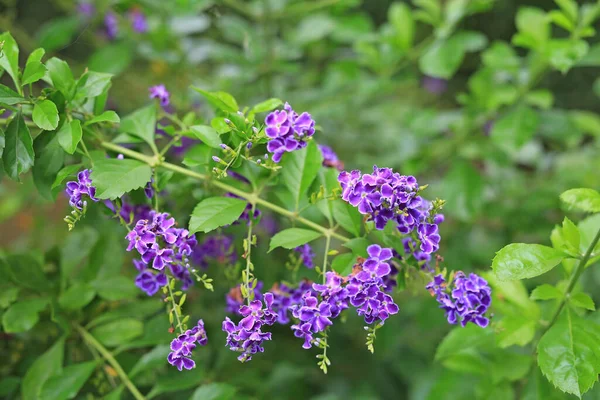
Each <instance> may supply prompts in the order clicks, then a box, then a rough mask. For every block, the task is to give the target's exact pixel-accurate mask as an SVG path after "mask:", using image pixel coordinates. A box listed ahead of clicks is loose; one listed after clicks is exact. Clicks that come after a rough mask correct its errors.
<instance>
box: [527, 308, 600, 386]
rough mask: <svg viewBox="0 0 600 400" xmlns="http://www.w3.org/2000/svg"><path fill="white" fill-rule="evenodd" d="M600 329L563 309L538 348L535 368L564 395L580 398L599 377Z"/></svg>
mask: <svg viewBox="0 0 600 400" xmlns="http://www.w3.org/2000/svg"><path fill="white" fill-rule="evenodd" d="M599 344H600V327H598V325H596V324H595V323H594V322H592V321H586V320H584V319H582V318H581V317H578V316H577V315H576V314H574V313H572V312H571V311H570V310H569V309H568V308H566V309H565V310H564V311H563V313H562V315H561V317H560V318H559V320H558V322H557V323H556V324H555V325H554V326H552V327H551V328H550V329H549V330H548V332H546V333H545V334H544V336H542V338H541V339H540V342H539V344H538V347H537V350H538V365H539V366H540V369H541V370H542V373H543V374H544V376H545V377H546V378H547V379H548V380H549V381H550V382H551V383H552V384H554V386H556V387H557V388H559V389H560V390H562V391H563V392H567V393H571V394H574V395H575V396H578V397H581V395H582V394H583V393H585V392H587V391H588V390H589V389H591V388H592V386H593V385H594V383H595V382H596V381H597V380H598V373H600V345H599Z"/></svg>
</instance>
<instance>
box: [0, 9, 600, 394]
mask: <svg viewBox="0 0 600 400" xmlns="http://www.w3.org/2000/svg"><path fill="white" fill-rule="evenodd" d="M86 4H91V5H93V10H92V11H91V12H89V13H86V11H85V10H84V9H82V3H77V2H73V1H68V0H44V1H41V0H0V30H1V31H6V30H8V31H10V32H11V33H12V35H13V36H14V37H15V39H16V40H17V42H18V43H19V45H20V47H21V54H22V57H24V56H25V55H26V54H28V53H29V52H31V51H32V50H34V49H35V48H37V47H44V48H45V49H46V50H47V54H49V55H57V56H59V57H60V58H62V59H64V60H66V61H68V62H69V64H70V65H71V67H72V69H73V70H74V71H75V72H76V74H78V73H80V72H82V71H83V70H84V69H85V68H89V69H91V70H94V71H99V72H110V73H113V74H115V77H114V78H113V84H112V89H111V95H110V98H109V104H110V107H112V108H114V109H115V110H117V111H118V112H119V113H120V114H121V115H124V114H126V113H127V112H129V111H131V110H134V109H135V108H136V107H139V106H140V105H142V104H144V103H146V102H147V101H148V100H147V96H148V92H147V88H148V87H149V86H151V85H155V84H158V83H164V84H165V85H166V87H167V88H168V89H169V91H170V92H171V94H172V103H173V108H174V110H175V111H176V112H178V113H180V114H185V113H186V112H187V111H188V110H195V111H196V112H197V113H199V114H201V115H206V116H209V115H211V111H210V109H209V107H208V106H207V104H206V103H205V102H203V101H202V99H201V98H200V97H199V96H198V95H197V93H195V92H193V91H192V90H190V89H189V87H190V85H194V86H197V87H201V88H204V89H207V90H224V91H227V92H230V93H232V94H233V95H234V96H235V97H236V99H237V100H238V103H239V104H242V105H251V104H254V103H255V102H258V101H261V100H264V99H265V98H269V97H277V98H280V99H283V100H284V101H289V102H290V103H291V104H292V105H293V106H294V108H295V109H297V110H307V111H309V112H310V113H311V114H312V116H313V118H314V119H315V120H316V122H317V125H319V127H320V128H321V129H320V130H319V132H318V133H317V136H316V137H317V139H318V140H319V142H320V143H323V144H328V145H330V146H331V147H332V148H333V149H334V150H335V151H336V152H337V154H338V157H339V158H340V159H341V160H343V162H344V164H345V168H346V169H347V170H350V169H355V168H357V169H361V170H363V171H364V170H369V169H370V168H371V167H372V166H373V164H376V165H378V166H380V167H382V166H386V167H392V168H394V169H395V170H396V171H399V172H401V173H402V174H412V175H415V176H416V177H417V178H418V179H419V182H420V183H421V184H429V188H428V189H427V195H428V196H429V197H430V198H434V197H439V198H441V199H445V200H446V201H447V206H446V208H445V209H444V214H445V215H446V217H447V218H446V222H445V223H444V224H443V225H442V228H441V229H442V238H443V239H442V247H441V250H440V252H439V254H441V255H442V256H443V257H444V261H445V264H446V265H448V267H449V268H450V269H455V270H458V269H462V270H465V271H471V270H486V269H488V268H489V266H490V263H491V259H492V258H493V256H494V253H495V252H496V251H497V250H499V249H500V248H501V247H503V246H504V245H505V244H508V243H511V242H536V243H544V244H548V243H549V232H550V231H551V230H552V228H553V226H554V225H556V224H559V223H560V222H561V221H562V218H563V214H564V212H563V211H562V210H560V204H559V201H558V195H559V194H560V193H561V192H563V191H564V190H567V189H569V188H573V187H591V188H595V189H598V188H599V187H600V184H599V171H600V153H599V152H598V150H599V146H600V117H599V116H598V114H597V113H598V111H599V110H600V101H599V97H600V81H599V80H598V76H599V75H600V74H599V73H600V47H599V46H598V44H597V43H598V37H597V36H595V35H591V36H590V37H587V38H585V42H586V43H587V46H588V48H587V49H586V52H585V53H586V54H579V53H578V51H576V50H573V49H575V46H576V45H577V44H579V43H578V42H577V43H576V41H581V40H582V39H581V37H577V38H574V37H573V35H569V33H568V32H567V31H566V30H565V29H563V28H561V27H559V26H557V25H556V24H551V23H550V22H549V21H550V20H549V21H548V22H547V23H546V22H544V23H542V22H540V20H538V19H535V18H534V17H532V16H531V15H525V16H523V10H524V9H526V7H536V8H538V9H540V10H543V11H544V12H548V11H550V10H556V9H558V6H557V5H556V4H555V3H554V2H552V1H549V0H537V1H533V0H531V1H516V0H503V1H493V0H471V1H468V0H465V1H444V0H439V1H438V0H420V1H419V0H416V1H414V2H412V3H409V2H398V1H396V2H392V1H383V0H370V1H359V0H347V1H344V0H338V1H336V0H313V1H293V0H253V1H243V0H222V1H202V0H170V1H164V0H146V1H141V0H140V1H101V0H100V1H93V2H90V3H86ZM580 4H583V2H580ZM590 4H593V3H590ZM132 10H137V11H138V12H141V13H142V14H143V15H144V16H145V17H146V19H147V24H148V29H147V30H146V31H144V32H136V31H135V30H134V29H132V27H131V24H130V23H129V22H128V21H129V19H128V18H129V15H130V13H131V12H132ZM519 10H521V11H519ZM108 12H113V13H114V14H115V15H116V16H117V18H118V21H119V33H118V35H117V36H116V38H113V39H111V38H109V37H107V35H106V32H105V29H106V28H105V24H104V21H105V16H106V14H107V13H108ZM541 12H542V11H540V13H541ZM518 15H520V16H521V23H519V18H518V17H517V16H518ZM528 18H532V19H531V20H528ZM515 21H517V22H515ZM595 25H596V27H598V24H597V22H596V23H595ZM516 35H521V37H525V36H527V35H530V36H531V37H534V38H536V40H537V42H535V43H533V44H531V45H527V46H523V45H519V43H521V42H522V41H521V42H519V40H518V39H517V40H515V39H514V38H515V36H516ZM561 40H562V41H565V42H569V41H572V42H569V43H570V44H573V49H571V48H569V50H568V51H563V52H559V51H558V50H556V51H555V48H558V47H560V46H554V41H561ZM551 42H552V43H551ZM561 43H562V42H561ZM548 49H550V50H548ZM561 51H562V50H561ZM582 53H583V52H582ZM5 80H6V77H2V82H4V81H5ZM170 195H171V198H172V201H173V203H174V205H177V208H178V209H181V210H182V211H181V212H182V215H183V216H185V215H188V214H189V213H188V214H186V211H185V210H188V209H189V208H190V207H192V206H193V199H186V193H184V192H182V193H178V192H177V190H176V189H174V191H173V192H171V193H170ZM188 203H189V204H188ZM174 208H175V207H174ZM67 209H68V205H67V202H66V200H65V199H64V198H63V197H62V196H59V198H58V201H57V202H56V203H48V202H45V201H43V200H42V199H41V198H40V197H39V196H38V195H37V192H36V190H35V187H34V185H33V182H32V181H31V179H28V180H27V179H26V180H24V183H23V184H17V183H14V182H12V181H9V180H8V179H7V178H6V177H4V178H3V179H2V181H1V185H0V246H1V247H2V249H3V250H4V251H5V252H13V251H17V252H31V253H32V254H34V256H36V257H41V254H42V252H46V260H48V259H49V258H50V259H51V257H49V256H48V254H52V253H53V252H54V253H61V252H62V253H61V254H65V255H66V256H70V253H69V251H70V250H64V249H65V248H67V249H69V246H70V247H71V248H78V247H79V250H80V251H79V254H78V255H77V257H80V260H88V257H89V260H90V261H89V262H90V263H92V262H95V263H100V264H102V266H103V267H104V266H108V267H107V268H109V269H111V270H112V271H115V273H118V271H120V270H121V267H122V266H123V270H124V271H125V272H124V273H125V275H128V276H133V271H131V270H130V269H131V267H130V266H129V259H128V258H127V256H126V254H125V253H124V250H122V249H123V247H124V245H123V240H121V239H120V238H121V237H122V236H123V232H122V228H120V227H118V226H114V225H115V224H114V223H112V221H106V218H105V217H104V216H102V215H101V213H100V212H95V213H94V212H92V214H91V215H89V216H88V217H87V218H86V220H85V223H84V224H82V225H81V226H78V228H77V230H76V231H75V232H73V233H72V234H70V235H69V236H68V237H67V229H66V226H65V224H64V223H63V222H62V218H63V216H64V215H66V213H67ZM183 218H185V217H183ZM85 225H87V226H88V227H93V228H94V229H91V228H86V226H85ZM95 230H98V231H99V232H101V234H100V235H98V234H97V233H96V231H95ZM265 235H267V234H266V233H265ZM106 238H110V239H106ZM238 248H239V247H238ZM32 249H37V250H32ZM60 249H63V250H60ZM73 251H75V250H73ZM36 252H37V253H36ZM48 252H49V253H48ZM38 253H39V254H38ZM256 253H257V254H258V256H257V257H258V258H257V259H256V260H255V261H254V264H255V265H257V272H256V274H257V276H258V277H260V278H261V280H264V281H265V286H266V287H270V285H271V284H272V283H273V282H275V281H277V280H279V279H282V278H284V277H285V276H286V271H285V268H284V265H285V262H286V260H287V256H286V255H285V253H276V256H275V257H272V256H269V257H267V256H266V255H265V253H266V248H265V247H264V243H263V245H261V246H260V251H257V252H256ZM90 254H91V256H90ZM83 262H86V261H83ZM49 268H50V270H49V271H48V273H50V274H51V273H52V270H51V266H50V267H49ZM209 274H210V276H211V277H214V278H215V281H216V286H217V287H216V291H215V293H208V292H207V291H202V292H198V291H196V292H195V293H194V292H192V293H191V294H190V295H189V298H188V305H187V306H188V307H189V312H190V313H191V314H192V316H193V317H198V318H199V317H201V318H204V320H205V322H206V324H207V327H208V335H209V341H210V345H209V346H208V347H207V348H205V349H202V351H201V352H200V354H201V355H200V357H198V360H197V361H198V364H199V366H200V368H197V369H196V370H195V375H193V376H192V375H186V377H184V378H181V376H180V375H177V374H176V373H175V374H174V373H173V371H167V368H166V367H165V366H158V365H157V366H156V367H155V368H152V369H149V370H148V371H147V372H145V373H144V374H140V375H139V376H137V378H136V384H138V385H139V386H140V387H142V388H146V387H147V388H150V387H152V386H153V384H154V383H155V382H157V379H158V381H160V382H163V383H164V384H163V386H164V387H167V388H168V389H164V390H165V393H164V394H159V395H158V396H159V397H160V398H172V396H175V395H174V394H171V392H172V391H173V390H180V391H181V393H180V394H177V396H183V397H182V398H187V397H189V395H190V394H191V393H193V390H194V388H195V387H197V386H198V384H199V383H200V382H212V381H216V382H226V383H229V384H231V385H233V386H235V387H236V388H238V393H240V394H239V395H236V396H238V397H237V398H242V397H241V396H248V397H249V398H268V399H306V398H311V399H320V400H323V399H347V398H356V399H380V398H381V399H392V398H393V399H415V400H416V399H426V398H429V399H459V398H460V399H469V398H475V396H477V398H492V397H493V396H497V397H495V398H499V399H503V398H512V397H515V396H517V397H518V398H519V397H520V394H521V390H520V389H519V387H518V385H517V386H516V387H515V389H510V388H509V389H507V390H505V388H503V389H502V390H505V391H498V392H496V391H492V390H491V389H490V390H488V389H486V386H485V385H483V386H482V383H481V382H484V381H486V379H485V378H482V377H481V376H480V375H479V374H477V373H471V374H464V373H457V372H453V371H452V370H449V369H446V368H444V367H443V366H442V365H441V364H440V363H439V362H436V361H434V354H435V349H436V346H437V344H438V343H439V342H440V340H441V339H442V338H443V337H444V335H445V334H446V333H447V332H448V330H449V327H448V326H447V324H446V322H445V319H444V316H443V313H442V312H441V311H440V310H438V309H437V304H436V303H435V301H433V300H432V299H431V298H430V296H429V295H428V293H427V292H426V291H424V290H423V289H422V287H423V285H424V282H411V283H410V284H409V285H408V287H407V290H405V291H404V292H402V293H401V294H399V295H398V297H397V303H398V304H399V305H400V308H401V312H400V314H399V315H397V316H395V318H391V319H390V320H389V321H388V322H387V323H386V326H385V328H384V329H381V330H379V331H378V337H377V342H376V351H375V354H374V355H371V354H370V353H368V352H367V350H366V349H365V346H364V338H363V336H362V333H363V332H362V323H361V321H360V319H359V318H358V317H356V316H352V317H350V318H349V319H348V321H346V323H345V324H339V325H338V326H336V327H335V328H334V329H333V332H332V339H331V340H330V343H331V344H332V346H331V349H330V353H331V355H330V358H331V360H332V362H333V364H332V367H331V369H330V372H329V374H328V375H326V376H325V375H323V374H322V373H321V371H319V370H318V369H317V368H316V367H315V363H316V360H315V359H314V354H313V353H312V352H310V351H305V350H303V349H302V348H301V346H300V343H299V342H298V339H296V338H294V337H293V335H292V334H291V333H290V332H289V329H288V328H287V327H279V326H277V327H275V329H274V330H273V336H275V337H276V338H277V339H276V340H273V341H272V342H270V343H268V344H267V346H266V353H264V354H262V355H260V356H259V357H256V358H255V359H254V360H253V361H252V362H251V363H248V364H240V363H238V362H237V360H236V359H235V356H234V354H232V353H230V352H228V351H227V350H226V348H225V347H224V346H222V345H223V344H224V336H223V334H222V332H221V331H220V321H221V320H222V318H223V310H222V305H223V296H224V294H225V293H226V292H227V290H228V285H230V284H233V282H231V281H226V280H225V278H224V277H223V275H222V273H221V272H220V271H219V268H218V266H212V267H211V269H210V270H209ZM553 274H555V275H556V276H558V275H559V274H560V273H559V272H553ZM556 276H555V277H556ZM550 278H553V277H550ZM588 278H589V279H586V285H588V286H589V287H595V285H597V284H598V283H600V276H599V274H598V273H595V274H594V273H592V272H590V273H589V274H588ZM545 279H547V278H545ZM539 282H541V280H538V281H537V283H539ZM533 283H534V282H531V284H533ZM592 293H594V292H592ZM595 298H596V299H598V296H597V295H596V296H595ZM145 301H147V302H148V301H152V300H145ZM113 306H114V304H110V303H107V304H106V303H105V304H101V305H99V306H98V307H97V309H93V310H90V311H89V312H90V313H92V314H95V315H99V314H101V313H102V312H105V311H106V309H111V307H113ZM155 311H156V310H154V311H152V312H149V313H148V314H149V315H150V316H151V317H150V320H149V322H147V327H146V331H145V334H144V335H145V336H144V337H147V338H151V339H148V340H147V342H144V343H142V345H140V347H142V346H145V347H142V348H141V349H139V350H133V351H127V352H122V353H120V354H119V361H120V362H121V363H122V364H123V365H124V367H125V368H126V369H128V368H131V367H132V366H133V365H134V364H135V363H136V361H137V360H138V359H139V357H140V356H141V355H143V354H145V353H147V352H148V351H149V349H150V347H151V346H153V345H162V346H163V347H164V345H165V344H166V343H167V342H168V341H169V338H170V335H168V333H167V332H166V329H167V326H168V321H166V317H165V316H164V315H163V314H162V313H160V312H159V313H158V315H155ZM153 313H154V314H153ZM154 315H155V316H154ZM140 317H143V315H140ZM192 319H194V318H192ZM148 326H150V328H148ZM56 329H57V328H56V327H55V325H53V324H51V323H50V321H47V322H44V321H42V322H40V323H39V324H38V325H37V328H36V330H35V331H34V332H32V333H31V337H29V336H24V337H23V336H11V335H3V334H2V333H0V335H3V336H0V337H1V338H2V340H1V341H0V358H1V359H2V360H3V361H4V362H3V363H2V365H0V374H1V375H0V376H4V377H18V376H22V375H23V373H24V371H26V369H27V367H28V366H29V365H30V364H31V362H32V360H33V359H35V357H36V356H37V355H38V354H39V353H40V352H41V351H43V350H44V349H46V348H47V347H48V345H49V343H51V342H52V339H51V338H53V337H55V335H56V334H57V332H56ZM146 335H147V336H146ZM163 350H164V348H163ZM73 351H75V350H73ZM74 357H78V355H77V353H76V352H75V353H74ZM198 374H200V375H198ZM102 377H103V376H99V377H98V380H99V381H98V382H100V383H97V384H98V388H102V389H98V388H90V389H89V391H88V393H89V394H88V396H96V397H99V396H101V395H102V394H104V393H105V392H103V390H104V388H103V387H102V386H101V381H102V379H103V378H102ZM6 379H8V378H6ZM6 379H5V381H4V383H5V385H9V383H6V382H8V381H7V380H6ZM185 379H187V380H188V381H185ZM13 382H14V381H13ZM169 385H170V386H169ZM7 387H8V386H7ZM8 389H10V387H8ZM8 389H6V392H4V393H6V396H7V397H8V398H12V397H11V396H16V394H15V393H16V392H15V391H14V390H12V391H10V390H8ZM13 389H14V388H13ZM492 392H493V393H492ZM126 395H127V394H126V393H124V394H123V398H125V396H126ZM492 395H493V396H492ZM161 396H162V397H161ZM498 396H499V397H498ZM591 396H593V393H592V394H591ZM0 397H1V396H0ZM82 398H83V397H82ZM89 398H91V397H89ZM590 398H595V397H590Z"/></svg>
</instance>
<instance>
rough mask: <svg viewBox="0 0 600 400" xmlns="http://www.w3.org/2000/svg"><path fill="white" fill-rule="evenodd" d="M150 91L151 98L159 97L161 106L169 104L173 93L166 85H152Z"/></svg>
mask: <svg viewBox="0 0 600 400" xmlns="http://www.w3.org/2000/svg"><path fill="white" fill-rule="evenodd" d="M148 91H149V92H150V98H151V99H158V100H159V101H160V105H161V106H163V107H166V106H168V105H169V103H170V99H171V94H170V93H169V91H168V90H167V88H166V87H165V85H156V86H150V88H148Z"/></svg>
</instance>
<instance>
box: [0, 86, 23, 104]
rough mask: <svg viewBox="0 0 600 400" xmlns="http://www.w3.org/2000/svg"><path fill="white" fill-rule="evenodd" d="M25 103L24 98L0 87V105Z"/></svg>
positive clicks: (7, 88) (9, 89) (6, 88)
mask: <svg viewBox="0 0 600 400" xmlns="http://www.w3.org/2000/svg"><path fill="white" fill-rule="evenodd" d="M23 101H25V98H24V97H23V96H21V95H20V94H19V93H17V92H15V91H14V90H12V89H11V88H9V87H7V86H4V85H0V103H2V104H7V105H9V106H11V105H13V104H17V103H21V102H23Z"/></svg>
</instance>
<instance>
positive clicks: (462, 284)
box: [425, 271, 492, 328]
mask: <svg viewBox="0 0 600 400" xmlns="http://www.w3.org/2000/svg"><path fill="white" fill-rule="evenodd" d="M452 286H453V288H452V289H451V293H450V294H449V293H448V290H449V288H448V287H447V285H446V280H445V279H444V277H443V276H442V275H441V274H440V275H436V276H435V277H434V278H433V281H431V282H430V283H428V284H427V286H426V287H425V288H426V289H427V290H429V292H430V293H431V294H432V296H436V300H437V302H438V303H440V308H441V309H443V310H444V311H446V319H447V320H448V323H450V324H456V323H457V322H458V321H460V323H461V326H463V327H464V326H466V325H467V323H469V322H472V323H474V324H476V325H478V326H480V327H482V328H485V327H487V326H488V325H489V322H490V320H489V319H488V318H487V317H485V313H486V312H487V310H488V308H489V306H490V305H491V302H492V299H491V294H492V289H491V288H490V287H489V286H488V283H487V282H486V280H485V279H483V278H481V277H480V276H478V275H476V274H473V273H472V274H469V276H468V277H467V276H466V275H465V274H464V272H462V271H458V272H457V273H456V274H455V276H454V280H453V281H452Z"/></svg>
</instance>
